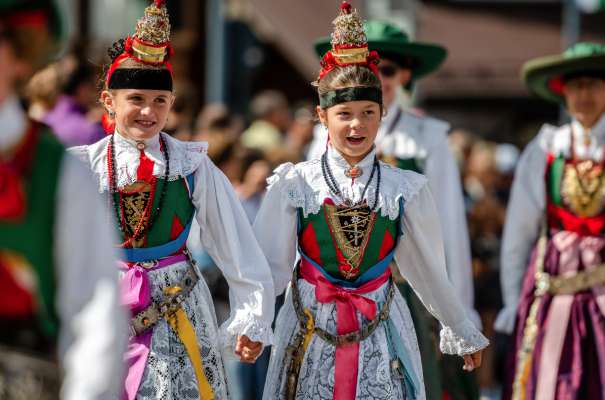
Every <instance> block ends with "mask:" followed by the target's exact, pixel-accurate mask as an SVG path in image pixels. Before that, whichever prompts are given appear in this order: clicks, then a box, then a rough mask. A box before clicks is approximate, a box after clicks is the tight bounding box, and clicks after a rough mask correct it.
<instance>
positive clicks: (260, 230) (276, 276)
mask: <svg viewBox="0 0 605 400" xmlns="http://www.w3.org/2000/svg"><path fill="white" fill-rule="evenodd" d="M295 174H296V171H295V170H294V165H293V164H291V163H288V164H284V165H282V166H280V167H279V168H277V169H276V170H275V175H273V176H272V177H270V178H269V179H268V182H269V187H268V188H267V193H266V194H265V198H264V199H263V204H262V205H261V208H260V210H259V212H258V214H257V215H256V220H255V221H254V233H255V234H256V238H257V240H258V244H259V245H260V247H261V249H262V250H263V252H264V253H265V256H266V257H267V262H268V263H269V267H270V268H271V274H272V275H273V282H274V284H275V294H276V295H280V294H281V293H283V291H284V290H285V289H286V287H287V286H288V283H289V282H290V280H291V279H292V268H293V266H294V262H295V260H296V245H297V232H296V231H297V213H296V208H295V207H293V206H292V205H291V202H290V201H288V199H287V196H288V190H287V188H286V186H287V185H288V182H287V181H288V180H292V179H296V177H295V176H294V175H295Z"/></svg>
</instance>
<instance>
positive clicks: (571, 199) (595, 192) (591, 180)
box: [561, 160, 605, 218]
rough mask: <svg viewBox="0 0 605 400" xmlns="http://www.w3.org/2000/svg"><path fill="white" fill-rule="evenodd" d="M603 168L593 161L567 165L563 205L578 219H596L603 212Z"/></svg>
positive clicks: (563, 183)
mask: <svg viewBox="0 0 605 400" xmlns="http://www.w3.org/2000/svg"><path fill="white" fill-rule="evenodd" d="M603 175H604V174H603V166H602V165H601V164H599V163H596V162H594V161H592V160H584V161H578V162H577V163H576V165H575V166H574V164H573V163H568V164H566V165H565V172H564V174H563V181H562V182H561V197H562V199H563V203H564V204H565V206H566V207H567V208H569V209H570V210H571V211H572V212H573V213H574V214H575V215H577V216H578V217H583V218H586V217H594V216H596V215H598V214H600V213H601V212H602V211H603V207H604V201H605V180H604V179H603Z"/></svg>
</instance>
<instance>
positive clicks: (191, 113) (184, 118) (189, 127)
mask: <svg viewBox="0 0 605 400" xmlns="http://www.w3.org/2000/svg"><path fill="white" fill-rule="evenodd" d="M174 86H175V89H174V93H175V96H176V99H175V101H174V105H173V106H172V109H171V110H170V112H169V113H168V121H167V122H166V126H165V127H164V132H166V133H167V134H169V135H170V136H172V137H174V138H176V139H179V140H192V136H193V123H194V118H195V110H196V109H197V105H196V104H197V98H198V96H197V93H196V91H195V89H193V85H192V84H191V82H188V81H175V83H174Z"/></svg>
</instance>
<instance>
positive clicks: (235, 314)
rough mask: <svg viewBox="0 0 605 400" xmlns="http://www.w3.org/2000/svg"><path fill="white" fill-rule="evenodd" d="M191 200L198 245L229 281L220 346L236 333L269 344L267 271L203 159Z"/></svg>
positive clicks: (231, 198)
mask: <svg viewBox="0 0 605 400" xmlns="http://www.w3.org/2000/svg"><path fill="white" fill-rule="evenodd" d="M193 204H194V206H195V208H196V210H197V212H196V219H197V222H198V223H199V225H200V229H201V241H202V245H203V247H204V249H205V250H206V251H208V254H210V256H211V257H212V259H213V260H214V261H215V262H216V265H217V266H218V267H219V269H220V270H221V271H222V273H223V275H224V277H225V279H226V280H227V283H228V284H229V300H230V306H231V316H230V318H229V319H228V320H227V321H226V322H225V323H224V324H223V325H222V327H221V332H222V336H223V338H224V344H225V345H226V346H227V347H230V346H234V345H235V338H236V336H238V335H246V336H248V337H249V338H250V339H251V340H253V341H258V342H262V343H263V344H265V345H270V344H272V342H273V333H272V330H271V324H272V322H273V314H274V293H273V281H272V280H271V272H270V271H269V267H268V265H267V261H266V260H265V257H264V255H263V253H262V251H261V249H260V247H259V246H258V243H257V241H256V238H255V237H254V233H253V231H252V228H251V227H250V223H249V222H248V218H247V217H246V214H245V213H244V210H243V208H242V205H241V203H240V201H239V199H238V198H237V196H236V194H235V192H234V190H233V187H232V186H231V184H230V183H229V181H228V180H227V178H226V177H225V175H224V174H223V173H222V172H221V171H220V170H219V169H218V168H217V167H216V166H215V165H214V164H212V161H210V159H209V158H208V157H205V158H204V160H203V161H202V163H201V164H200V166H199V167H198V169H197V171H196V172H195V186H194V192H193Z"/></svg>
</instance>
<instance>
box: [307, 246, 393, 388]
mask: <svg viewBox="0 0 605 400" xmlns="http://www.w3.org/2000/svg"><path fill="white" fill-rule="evenodd" d="M300 275H301V277H302V278H303V279H304V280H306V281H307V282H309V283H311V284H312V285H315V297H316V299H317V301H319V302H320V303H332V302H335V303H336V332H337V333H338V334H339V335H344V334H347V333H351V332H355V331H357V330H358V329H359V321H358V320H357V314H356V312H355V311H359V312H360V313H361V314H362V315H363V316H364V317H365V318H366V319H367V320H372V319H374V318H376V312H377V311H376V303H375V302H374V300H371V299H368V298H367V297H364V296H362V294H364V293H370V292H373V291H375V290H376V289H378V288H379V287H380V286H382V285H383V284H384V283H385V282H386V281H388V280H389V278H390V276H391V270H390V269H388V268H387V270H386V271H385V272H384V273H383V274H382V275H381V276H379V277H378V278H376V279H374V280H372V281H369V282H367V283H364V284H363V285H361V286H360V287H358V288H356V289H344V288H342V287H339V286H336V285H334V284H332V283H331V282H330V281H328V279H327V278H326V277H325V276H324V275H323V274H322V273H321V272H320V271H318V270H317V269H316V268H315V267H314V266H313V265H311V264H310V263H309V262H308V261H307V260H306V259H305V258H303V259H302V262H301V265H300ZM358 364H359V343H358V342H356V343H349V344H346V345H343V346H338V347H337V348H336V359H335V360H334V400H354V399H355V396H356V392H357V374H358Z"/></svg>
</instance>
